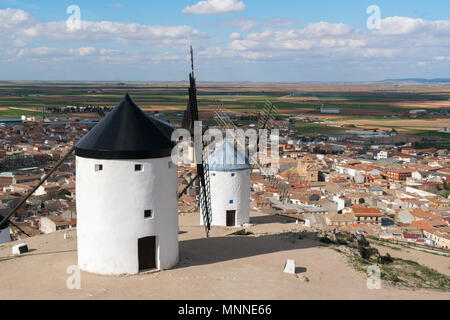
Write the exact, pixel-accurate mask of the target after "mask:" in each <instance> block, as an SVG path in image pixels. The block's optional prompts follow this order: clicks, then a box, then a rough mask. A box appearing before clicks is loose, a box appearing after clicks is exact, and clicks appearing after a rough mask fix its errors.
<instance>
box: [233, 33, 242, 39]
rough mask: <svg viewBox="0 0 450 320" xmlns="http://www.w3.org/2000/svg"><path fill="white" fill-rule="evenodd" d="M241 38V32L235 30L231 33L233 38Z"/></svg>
mask: <svg viewBox="0 0 450 320" xmlns="http://www.w3.org/2000/svg"><path fill="white" fill-rule="evenodd" d="M240 38H241V35H240V34H239V32H233V33H232V34H230V39H231V40H238V39H240Z"/></svg>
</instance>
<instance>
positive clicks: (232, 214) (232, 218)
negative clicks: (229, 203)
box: [227, 210, 236, 227]
mask: <svg viewBox="0 0 450 320" xmlns="http://www.w3.org/2000/svg"><path fill="white" fill-rule="evenodd" d="M235 225H236V210H227V227H234V226H235Z"/></svg>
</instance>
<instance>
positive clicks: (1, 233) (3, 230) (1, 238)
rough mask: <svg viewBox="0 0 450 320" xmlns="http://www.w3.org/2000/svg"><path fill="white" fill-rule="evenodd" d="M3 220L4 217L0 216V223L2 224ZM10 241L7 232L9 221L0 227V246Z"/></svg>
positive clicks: (8, 232)
mask: <svg viewBox="0 0 450 320" xmlns="http://www.w3.org/2000/svg"><path fill="white" fill-rule="evenodd" d="M4 218H5V217H4V216H3V215H1V214H0V222H2V221H3V219H4ZM10 241H11V235H10V231H9V221H6V222H5V223H4V224H3V225H2V226H0V244H2V243H7V242H10Z"/></svg>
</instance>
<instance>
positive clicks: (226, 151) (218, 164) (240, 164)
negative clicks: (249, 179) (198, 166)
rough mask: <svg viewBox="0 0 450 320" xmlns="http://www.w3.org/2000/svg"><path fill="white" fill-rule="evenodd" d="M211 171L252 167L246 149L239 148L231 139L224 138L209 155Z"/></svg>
mask: <svg viewBox="0 0 450 320" xmlns="http://www.w3.org/2000/svg"><path fill="white" fill-rule="evenodd" d="M208 164H209V170H210V171H238V170H247V169H250V164H249V162H248V158H247V157H246V155H245V153H244V151H241V150H238V149H237V148H235V147H234V145H233V143H232V142H230V141H229V140H224V141H223V143H222V144H221V145H219V146H218V147H217V148H216V149H215V150H214V151H213V152H212V153H211V154H210V155H209V157H208Z"/></svg>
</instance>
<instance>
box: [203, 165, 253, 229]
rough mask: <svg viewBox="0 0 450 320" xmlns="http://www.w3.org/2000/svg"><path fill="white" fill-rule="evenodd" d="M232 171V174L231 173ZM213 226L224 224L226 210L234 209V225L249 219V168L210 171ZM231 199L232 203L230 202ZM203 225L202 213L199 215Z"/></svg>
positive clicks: (225, 222) (225, 221)
mask: <svg viewBox="0 0 450 320" xmlns="http://www.w3.org/2000/svg"><path fill="white" fill-rule="evenodd" d="M232 173H234V176H232V175H231V174H232ZM209 174H210V188H211V211H212V222H211V225H213V226H226V224H227V214H226V212H227V210H236V226H239V225H243V224H245V223H249V220H250V169H246V170H238V171H210V173H209ZM230 200H233V203H230ZM200 224H202V225H203V215H202V214H201V215H200Z"/></svg>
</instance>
